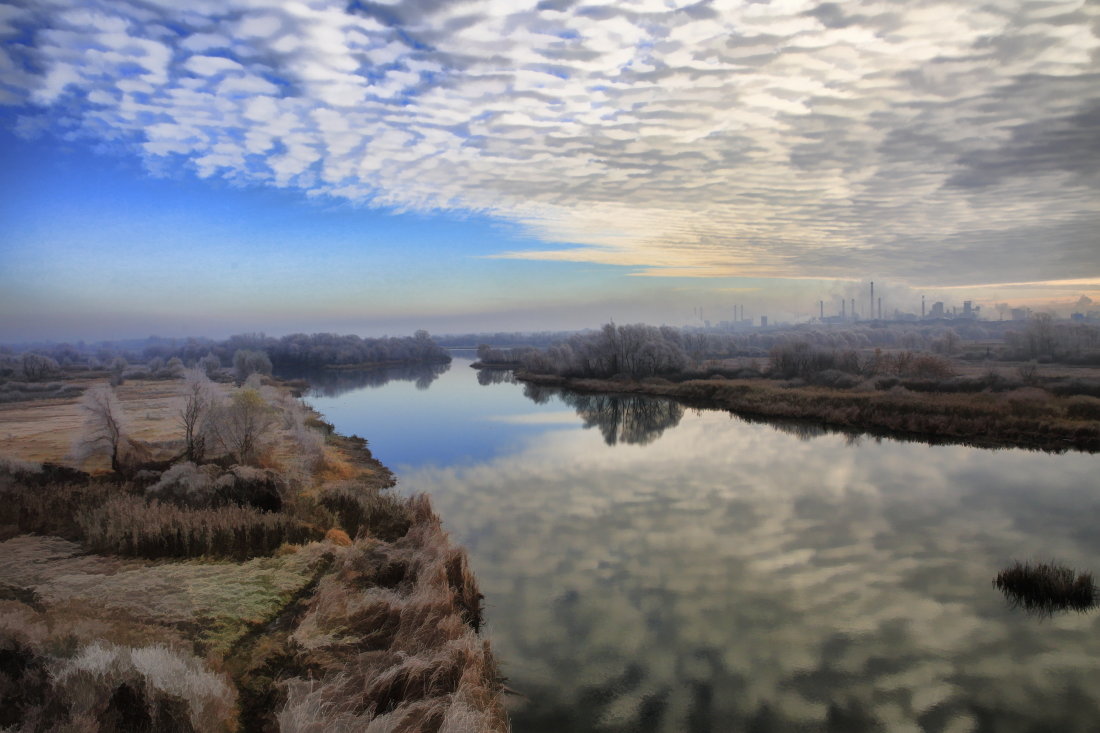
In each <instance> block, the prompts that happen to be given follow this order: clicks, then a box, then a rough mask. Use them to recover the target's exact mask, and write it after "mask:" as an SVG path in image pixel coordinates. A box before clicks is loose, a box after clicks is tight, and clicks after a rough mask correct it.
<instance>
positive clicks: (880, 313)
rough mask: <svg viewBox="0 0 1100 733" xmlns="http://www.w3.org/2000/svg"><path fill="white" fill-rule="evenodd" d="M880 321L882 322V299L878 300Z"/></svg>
mask: <svg viewBox="0 0 1100 733" xmlns="http://www.w3.org/2000/svg"><path fill="white" fill-rule="evenodd" d="M878 319H879V320H880V321H881V320H882V298H881V297H880V298H879V299H878Z"/></svg>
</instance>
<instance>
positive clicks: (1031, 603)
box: [993, 560, 1097, 616]
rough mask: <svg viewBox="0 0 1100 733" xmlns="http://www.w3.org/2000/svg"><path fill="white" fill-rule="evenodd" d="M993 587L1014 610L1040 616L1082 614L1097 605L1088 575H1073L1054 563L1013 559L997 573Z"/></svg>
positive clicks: (1090, 577) (1090, 575)
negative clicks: (1059, 613)
mask: <svg viewBox="0 0 1100 733" xmlns="http://www.w3.org/2000/svg"><path fill="white" fill-rule="evenodd" d="M993 585H994V586H996V587H997V588H998V589H999V590H1000V591H1001V592H1002V593H1004V595H1005V598H1007V599H1008V600H1009V601H1010V602H1011V603H1012V605H1013V606H1014V607H1019V608H1023V609H1024V610H1025V611H1027V612H1028V613H1033V614H1036V615H1041V616H1050V615H1052V614H1053V613H1054V612H1056V611H1077V612H1084V611H1088V610H1090V609H1092V608H1095V607H1096V605H1097V593H1096V586H1095V585H1094V584H1093V582H1092V573H1090V572H1083V573H1077V572H1075V571H1073V570H1071V569H1070V568H1067V567H1065V566H1064V565H1059V564H1057V563H1055V562H1040V563H1034V564H1032V563H1031V562H1024V563H1021V562H1019V561H1018V560H1017V561H1016V562H1014V563H1013V564H1012V565H1010V566H1009V567H1007V568H1005V569H1004V570H1002V571H1001V572H999V573H998V574H997V577H996V578H995V579H994V580H993Z"/></svg>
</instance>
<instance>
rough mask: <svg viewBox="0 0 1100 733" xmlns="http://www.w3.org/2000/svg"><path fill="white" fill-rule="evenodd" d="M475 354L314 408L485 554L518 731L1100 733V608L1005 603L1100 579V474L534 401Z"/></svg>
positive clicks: (556, 400) (669, 412)
mask: <svg viewBox="0 0 1100 733" xmlns="http://www.w3.org/2000/svg"><path fill="white" fill-rule="evenodd" d="M469 363H470V360H469V359H468V358H456V359H455V361H454V363H453V364H452V365H451V368H450V369H449V370H446V371H442V370H439V369H437V370H435V371H434V372H423V371H419V372H418V371H416V370H413V371H406V372H398V373H395V374H393V376H394V377H396V379H394V380H393V381H389V382H386V381H385V379H383V378H380V376H379V375H378V374H377V373H376V374H374V375H373V376H358V377H357V376H355V375H340V376H338V377H330V378H329V380H330V382H329V383H328V384H319V386H318V388H317V390H316V391H315V392H314V393H313V394H311V396H310V397H309V400H310V401H311V402H312V403H313V404H314V405H315V406H316V407H317V408H318V409H319V410H320V411H321V412H323V413H324V414H325V415H327V416H328V418H329V419H330V420H331V421H332V422H334V423H335V425H336V427H337V429H339V430H340V431H342V432H345V433H357V434H359V435H362V436H364V437H366V438H367V439H368V440H369V442H370V446H371V448H372V450H373V451H374V453H375V455H376V456H377V457H378V458H379V459H380V460H381V461H382V462H383V463H385V464H387V465H388V466H390V467H391V468H392V469H394V471H395V472H396V473H397V474H398V476H399V477H400V483H399V488H400V490H402V491H406V492H414V491H426V492H429V493H430V494H431V495H432V497H433V499H434V502H435V505H436V508H437V509H438V510H439V512H440V514H441V515H442V516H443V517H444V520H445V524H446V527H447V528H448V529H449V530H450V532H451V534H452V536H453V537H454V538H455V539H456V540H457V541H458V542H460V543H462V544H464V545H465V546H466V547H467V548H469V551H470V555H471V560H472V563H473V566H474V569H475V571H476V573H477V575H478V578H479V579H480V583H481V589H482V591H483V592H484V593H485V596H486V606H487V616H488V633H489V635H490V638H491V640H492V644H493V647H494V650H495V652H496V654H497V657H498V659H499V661H500V663H501V666H502V668H503V673H504V674H505V675H506V676H507V677H508V680H509V683H508V684H509V687H511V688H512V689H514V690H516V691H517V692H518V693H520V695H517V696H515V697H512V698H511V699H510V709H511V713H512V720H513V727H514V729H515V730H516V731H517V732H519V733H524V732H525V731H540V732H541V731H554V732H555V733H558V732H560V731H669V732H673V731H676V732H679V731H788V730H790V731H795V730H797V731H817V730H827V731H871V730H882V731H891V732H893V731H953V732H954V731H960V732H961V731H998V732H999V731H1096V730H1100V633H1098V632H1100V613H1092V614H1085V615H1079V614H1070V615H1061V616H1055V617H1053V618H1047V619H1036V618H1033V617H1028V616H1026V615H1024V614H1023V613H1021V612H1020V611H1017V610H1013V609H1012V608H1010V607H1009V606H1008V604H1007V603H1006V601H1005V600H1004V598H1002V597H1001V596H1000V595H999V594H998V593H997V591H996V590H995V589H994V588H992V586H991V580H992V578H993V577H994V576H995V575H996V573H997V571H998V570H999V569H1000V568H1001V567H1003V566H1005V565H1007V564H1008V563H1009V562H1011V561H1012V560H1013V559H1017V558H1019V559H1051V558H1056V559H1058V560H1061V561H1063V562H1065V563H1066V564H1069V565H1072V566H1075V567H1078V568H1082V569H1085V568H1089V569H1093V570H1095V571H1098V572H1100V536H1098V532H1097V525H1098V520H1100V491H1098V488H1100V457H1097V456H1088V455H1080V454H1069V455H1062V456H1051V455H1047V454H1043V453H1031V452H1025V451H1018V450H1006V451H988V450H978V449H971V448H966V447H959V446H927V445H922V444H919V443H902V442H895V441H891V440H882V441H876V440H875V439H873V438H863V439H853V438H851V437H846V436H843V435H837V434H820V433H819V431H814V430H812V429H805V428H797V427H791V426H787V427H785V428H777V427H773V426H770V425H767V424H753V423H747V422H745V421H742V420H740V419H738V418H736V417H731V416H730V415H729V414H727V413H723V412H716V411H702V412H696V411H692V410H684V409H682V408H680V407H678V406H676V405H673V404H670V403H666V402H659V401H649V400H633V401H629V402H621V401H616V400H614V399H609V398H581V397H576V396H572V397H571V396H569V395H561V394H556V393H550V392H545V391H543V392H534V393H533V392H532V391H531V390H526V394H525V389H524V387H523V385H517V384H511V383H507V382H504V383H497V384H479V378H478V377H479V375H478V374H477V373H476V372H475V371H474V370H473V369H470V368H469ZM487 376H488V375H483V376H482V379H481V381H487V379H486V377H487ZM345 390H346V391H345Z"/></svg>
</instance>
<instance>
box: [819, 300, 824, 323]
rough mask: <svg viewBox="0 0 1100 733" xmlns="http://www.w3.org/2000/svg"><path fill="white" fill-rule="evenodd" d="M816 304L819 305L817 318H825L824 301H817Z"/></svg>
mask: <svg viewBox="0 0 1100 733" xmlns="http://www.w3.org/2000/svg"><path fill="white" fill-rule="evenodd" d="M818 305H820V306H821V315H820V316H819V320H822V321H824V320H825V301H824V300H820V301H818Z"/></svg>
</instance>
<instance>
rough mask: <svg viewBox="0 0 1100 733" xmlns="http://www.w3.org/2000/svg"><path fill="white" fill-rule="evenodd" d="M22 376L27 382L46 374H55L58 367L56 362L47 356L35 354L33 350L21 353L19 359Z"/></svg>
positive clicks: (43, 376) (43, 377)
mask: <svg viewBox="0 0 1100 733" xmlns="http://www.w3.org/2000/svg"><path fill="white" fill-rule="evenodd" d="M20 366H21V367H22V370H23V378H24V379H26V380H27V381H28V382H36V381H38V380H39V379H45V378H46V377H48V376H51V375H53V374H56V373H57V372H58V370H59V369H60V367H59V366H58V364H57V362H56V361H54V360H53V359H51V358H50V357H48V356H43V355H42V354H36V353H34V352H33V351H30V352H27V353H26V354H23V358H22V361H21V365H20Z"/></svg>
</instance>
